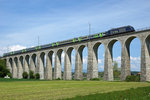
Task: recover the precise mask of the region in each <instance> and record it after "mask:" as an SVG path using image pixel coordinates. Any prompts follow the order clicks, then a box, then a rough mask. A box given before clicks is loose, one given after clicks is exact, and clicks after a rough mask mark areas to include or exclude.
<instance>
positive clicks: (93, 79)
mask: <svg viewBox="0 0 150 100" xmlns="http://www.w3.org/2000/svg"><path fill="white" fill-rule="evenodd" d="M90 80H92V81H99V78H92V79H90Z"/></svg>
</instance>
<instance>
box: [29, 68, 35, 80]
mask: <svg viewBox="0 0 150 100" xmlns="http://www.w3.org/2000/svg"><path fill="white" fill-rule="evenodd" d="M29 78H30V79H34V78H35V76H34V72H33V71H32V70H30V72H29Z"/></svg>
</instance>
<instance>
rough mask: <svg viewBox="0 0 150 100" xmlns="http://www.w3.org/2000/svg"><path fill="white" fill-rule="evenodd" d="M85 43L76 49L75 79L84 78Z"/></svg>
mask: <svg viewBox="0 0 150 100" xmlns="http://www.w3.org/2000/svg"><path fill="white" fill-rule="evenodd" d="M85 47H86V46H85V45H80V46H79V47H78V48H77V50H76V57H75V79H76V80H82V79H83V56H82V52H83V49H84V48H85Z"/></svg>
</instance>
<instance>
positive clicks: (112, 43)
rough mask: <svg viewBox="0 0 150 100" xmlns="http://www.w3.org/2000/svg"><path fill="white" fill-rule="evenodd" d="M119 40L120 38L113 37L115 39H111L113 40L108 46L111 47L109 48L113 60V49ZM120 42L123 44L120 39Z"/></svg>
mask: <svg viewBox="0 0 150 100" xmlns="http://www.w3.org/2000/svg"><path fill="white" fill-rule="evenodd" d="M117 41H119V40H117V39H113V40H111V41H110V42H109V43H108V48H109V50H110V52H111V58H112V60H113V53H112V49H113V46H114V44H115V43H116V42H117ZM119 43H120V44H121V42H120V41H119Z"/></svg>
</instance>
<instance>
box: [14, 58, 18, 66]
mask: <svg viewBox="0 0 150 100" xmlns="http://www.w3.org/2000/svg"><path fill="white" fill-rule="evenodd" d="M14 63H15V64H16V67H18V58H17V57H15V58H14Z"/></svg>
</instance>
